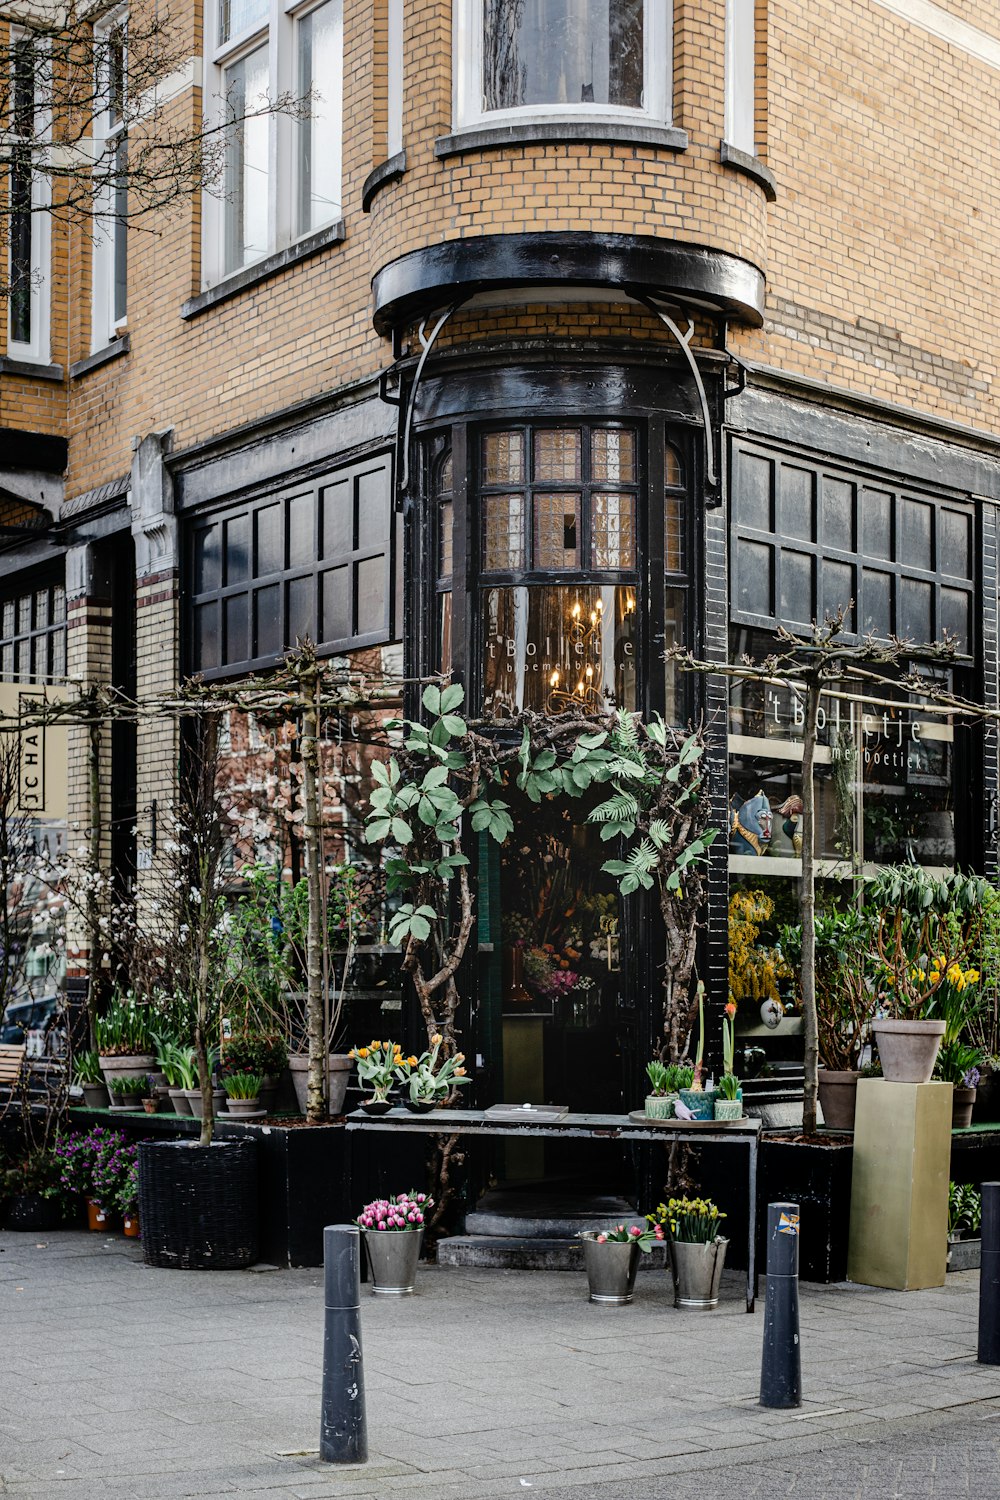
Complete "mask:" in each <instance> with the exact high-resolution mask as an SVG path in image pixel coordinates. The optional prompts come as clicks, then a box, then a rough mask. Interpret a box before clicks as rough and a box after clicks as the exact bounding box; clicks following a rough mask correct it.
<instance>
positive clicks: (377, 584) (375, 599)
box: [355, 557, 385, 635]
mask: <svg viewBox="0 0 1000 1500" xmlns="http://www.w3.org/2000/svg"><path fill="white" fill-rule="evenodd" d="M356 567H357V571H356V574H355V583H356V598H357V608H358V635H374V634H376V633H379V632H381V631H383V630H384V629H385V558H384V557H369V558H366V559H365V560H364V561H363V562H359V563H358V564H357V565H356Z"/></svg>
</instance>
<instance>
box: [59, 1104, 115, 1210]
mask: <svg viewBox="0 0 1000 1500" xmlns="http://www.w3.org/2000/svg"><path fill="white" fill-rule="evenodd" d="M126 1144H127V1142H126V1139H125V1137H124V1136H123V1135H122V1134H121V1132H120V1131H117V1130H107V1129H105V1127H104V1126H103V1125H95V1126H93V1127H92V1128H91V1129H90V1130H78V1131H72V1132H70V1133H69V1134H68V1135H62V1136H60V1137H59V1138H58V1140H57V1141H56V1143H55V1147H54V1152H55V1155H56V1157H57V1158H58V1161H59V1181H60V1184H61V1186H62V1190H63V1194H64V1196H65V1198H66V1199H68V1200H71V1201H74V1200H75V1201H77V1202H79V1201H81V1200H82V1202H83V1204H84V1206H85V1208H86V1211H87V1228H88V1229H90V1230H92V1231H93V1232H95V1233H100V1232H102V1231H103V1230H105V1229H106V1228H107V1227H108V1219H109V1216H110V1212H111V1209H110V1207H109V1208H108V1209H105V1206H104V1204H103V1203H102V1202H101V1201H100V1198H99V1197H98V1190H97V1188H96V1186H95V1181H94V1175H95V1169H96V1167H97V1165H98V1163H99V1162H101V1163H102V1164H103V1162H104V1161H105V1159H108V1158H111V1157H113V1156H114V1155H115V1153H116V1152H118V1151H120V1150H121V1149H122V1147H124V1146H125V1145H126ZM102 1180H103V1179H102ZM105 1196H107V1194H106V1193H105Z"/></svg>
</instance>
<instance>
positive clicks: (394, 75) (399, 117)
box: [385, 0, 404, 157]
mask: <svg viewBox="0 0 1000 1500" xmlns="http://www.w3.org/2000/svg"><path fill="white" fill-rule="evenodd" d="M403 4H404V0H388V13H387V25H386V133H385V154H386V156H387V157H390V156H398V155H399V153H400V151H402V149H403Z"/></svg>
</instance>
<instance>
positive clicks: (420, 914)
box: [389, 902, 437, 947]
mask: <svg viewBox="0 0 1000 1500" xmlns="http://www.w3.org/2000/svg"><path fill="white" fill-rule="evenodd" d="M436 921H437V912H436V911H435V910H434V908H433V906H426V905H424V906H414V905H413V904H412V902H406V903H405V904H404V905H403V906H401V907H400V908H399V910H398V911H396V912H394V913H393V915H392V917H391V918H390V921H389V941H390V943H398V944H399V945H400V947H402V946H403V944H404V943H405V942H407V941H408V939H410V938H412V939H413V940H414V942H417V943H425V942H426V941H427V939H428V938H429V937H430V935H431V923H432V922H436Z"/></svg>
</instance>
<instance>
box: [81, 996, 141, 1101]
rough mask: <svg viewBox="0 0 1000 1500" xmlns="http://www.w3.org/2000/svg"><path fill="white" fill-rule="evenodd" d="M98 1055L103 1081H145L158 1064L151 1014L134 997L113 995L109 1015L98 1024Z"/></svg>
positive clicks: (99, 1020) (97, 1022) (103, 1017)
mask: <svg viewBox="0 0 1000 1500" xmlns="http://www.w3.org/2000/svg"><path fill="white" fill-rule="evenodd" d="M94 1029H95V1033H96V1040H97V1051H98V1053H99V1055H100V1065H101V1071H102V1073H103V1074H104V1081H105V1083H106V1084H107V1085H108V1088H109V1089H110V1088H111V1081H112V1079H113V1078H143V1079H144V1078H145V1077H146V1074H147V1073H148V1072H149V1071H150V1069H151V1068H152V1067H153V1065H154V1064H155V1062H156V1056H155V1054H154V1051H153V1047H154V1041H153V1034H152V1030H151V1028H150V1023H149V1011H148V1008H147V1007H146V1006H145V1005H141V1004H140V1003H139V1002H138V1001H137V1000H136V998H135V996H134V995H132V994H127V995H125V996H121V995H119V994H117V993H115V994H114V995H112V997H111V1001H110V1004H109V1005H108V1008H107V1011H106V1012H105V1014H104V1015H103V1016H98V1018H97V1021H96V1024H95V1028H94Z"/></svg>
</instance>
